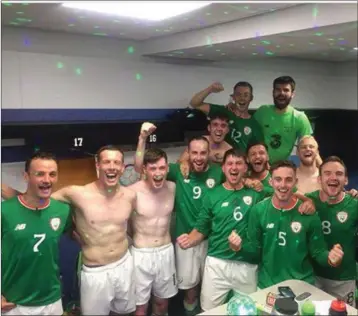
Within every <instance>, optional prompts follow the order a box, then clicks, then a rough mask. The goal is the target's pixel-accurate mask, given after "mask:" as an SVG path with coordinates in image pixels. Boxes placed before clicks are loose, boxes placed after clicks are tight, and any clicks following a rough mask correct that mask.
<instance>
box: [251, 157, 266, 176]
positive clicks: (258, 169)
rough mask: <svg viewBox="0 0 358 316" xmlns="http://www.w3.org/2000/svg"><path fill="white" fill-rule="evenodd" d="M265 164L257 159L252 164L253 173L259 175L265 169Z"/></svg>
mask: <svg viewBox="0 0 358 316" xmlns="http://www.w3.org/2000/svg"><path fill="white" fill-rule="evenodd" d="M265 164H266V162H265V161H263V160H262V159H257V160H255V161H254V162H253V163H252V168H253V169H254V171H255V172H257V173H260V172H262V171H263V170H264V169H265V167H266V166H265Z"/></svg>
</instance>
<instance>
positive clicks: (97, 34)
mask: <svg viewBox="0 0 358 316" xmlns="http://www.w3.org/2000/svg"><path fill="white" fill-rule="evenodd" d="M92 34H93V35H96V36H108V34H107V33H102V32H95V33H92Z"/></svg>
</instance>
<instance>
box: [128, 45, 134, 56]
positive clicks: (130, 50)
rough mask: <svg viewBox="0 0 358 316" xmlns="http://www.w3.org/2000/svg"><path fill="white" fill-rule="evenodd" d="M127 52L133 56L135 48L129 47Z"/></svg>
mask: <svg viewBox="0 0 358 316" xmlns="http://www.w3.org/2000/svg"><path fill="white" fill-rule="evenodd" d="M127 52H128V54H133V53H134V47H133V46H129V47H128V48H127Z"/></svg>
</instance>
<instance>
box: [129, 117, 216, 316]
mask: <svg viewBox="0 0 358 316" xmlns="http://www.w3.org/2000/svg"><path fill="white" fill-rule="evenodd" d="M155 129H156V127H155V126H154V125H153V124H151V123H144V124H143V125H142V128H141V133H140V136H139V139H138V145H137V152H136V157H135V168H136V171H137V172H140V173H141V171H142V168H143V153H144V152H145V144H146V140H147V138H148V137H149V135H150V134H151V133H152V132H153V131H154V130H155ZM188 153H189V164H190V172H189V176H188V177H187V178H184V177H183V175H182V173H181V171H180V165H179V164H178V163H170V164H169V173H168V175H167V180H169V181H173V182H175V183H176V192H175V206H174V208H175V216H176V218H175V237H178V236H180V235H182V234H184V233H189V232H191V231H192V229H193V228H194V225H195V223H196V220H197V216H198V214H199V212H200V210H201V209H202V199H203V196H204V195H205V194H206V193H207V192H208V191H211V190H212V189H213V188H214V187H215V186H216V185H218V184H220V183H222V181H223V173H222V170H221V167H220V166H219V165H217V164H209V162H208V161H209V142H208V140H207V139H206V138H204V137H195V138H193V139H192V140H191V141H190V142H189V144H188ZM206 254H207V240H205V241H203V242H201V243H200V244H198V245H197V246H196V247H194V248H191V249H187V250H183V249H181V248H180V247H179V246H178V245H176V268H177V280H178V288H179V289H181V290H185V297H184V307H185V309H186V311H188V312H195V310H196V309H197V307H198V296H199V289H198V285H199V283H200V281H201V275H202V273H203V268H204V262H205V258H206Z"/></svg>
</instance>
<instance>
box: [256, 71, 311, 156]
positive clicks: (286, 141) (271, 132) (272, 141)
mask: <svg viewBox="0 0 358 316" xmlns="http://www.w3.org/2000/svg"><path fill="white" fill-rule="evenodd" d="M295 88H296V83H295V81H294V80H293V79H292V78H291V77H289V76H283V77H278V78H276V79H275V80H274V82H273V93H272V94H273V100H274V105H262V106H260V107H259V108H258V110H257V111H256V112H255V114H254V118H255V119H256V120H257V122H258V123H259V124H260V126H261V127H262V129H263V133H264V138H265V143H266V144H267V145H268V153H269V157H270V163H274V162H275V161H278V160H284V159H288V157H289V156H290V154H291V152H292V150H293V148H294V146H295V143H296V141H297V139H298V140H299V139H300V138H301V137H303V136H305V135H311V134H312V132H313V131H312V128H311V124H310V122H309V120H308V118H307V116H306V114H305V113H304V112H302V111H298V110H296V109H294V108H293V106H291V105H290V103H291V101H292V99H293V97H294V94H295Z"/></svg>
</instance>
